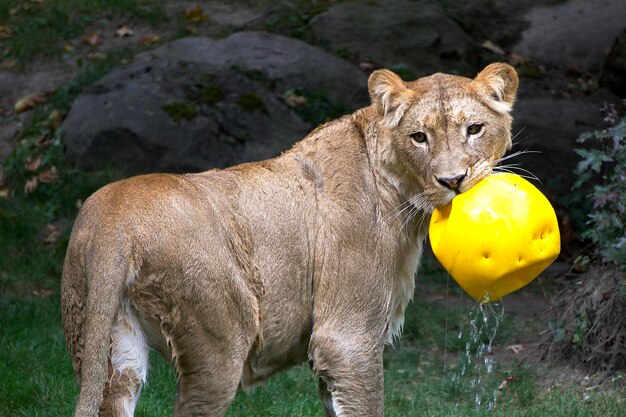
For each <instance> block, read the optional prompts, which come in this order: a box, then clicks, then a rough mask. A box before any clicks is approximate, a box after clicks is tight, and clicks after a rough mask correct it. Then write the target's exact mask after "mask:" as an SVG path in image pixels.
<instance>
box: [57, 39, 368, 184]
mask: <svg viewBox="0 0 626 417" xmlns="http://www.w3.org/2000/svg"><path fill="white" fill-rule="evenodd" d="M366 84H367V79H366V77H365V75H364V74H363V73H362V72H361V71H360V70H359V69H358V68H356V67H355V66H354V65H352V64H350V63H348V62H346V61H344V60H341V59H339V58H337V57H334V56H332V55H330V54H328V53H326V52H324V51H321V50H319V49H317V48H314V47H311V46H309V45H306V44H304V43H302V42H300V41H296V40H293V39H288V38H284V37H282V36H277V35H270V34H266V33H244V32H241V33H237V34H235V35H233V36H231V37H229V38H226V39H223V40H220V41H216V40H212V39H208V38H188V39H181V40H178V41H175V42H172V43H171V44H168V45H164V46H162V47H160V48H158V49H156V50H154V51H152V52H149V53H144V54H141V55H138V56H137V57H136V59H135V61H134V62H133V63H132V64H130V65H127V66H125V67H121V68H118V69H116V70H114V71H112V72H111V73H109V74H108V75H106V76H105V77H103V78H102V79H101V80H100V81H98V82H97V83H96V84H95V85H93V86H92V87H91V88H90V89H89V90H88V91H86V92H85V93H84V94H83V95H81V96H80V97H79V98H78V99H77V100H76V101H75V102H74V104H73V106H72V109H71V111H70V113H69V114H68V117H67V118H66V120H65V122H64V123H63V125H62V126H61V128H62V130H63V131H64V132H65V137H64V138H65V144H66V147H67V156H68V158H69V159H70V160H71V161H73V162H75V163H76V164H77V165H78V166H80V167H82V168H96V167H102V166H106V165H112V166H113V167H115V168H117V169H121V170H122V171H124V172H126V173H128V174H134V173H140V172H150V171H170V172H191V171H201V170H205V169H208V168H213V167H226V166H229V165H233V164H236V163H239V162H245V161H252V160H261V159H265V158H269V157H272V156H275V155H277V154H279V153H280V152H281V151H283V150H285V149H287V148H289V147H290V146H291V145H292V144H293V143H294V142H295V141H297V140H299V139H301V138H303V137H304V136H305V135H306V133H307V131H308V130H309V128H310V126H308V125H307V124H306V123H305V122H303V121H302V120H301V119H300V118H299V117H298V116H297V115H296V113H294V112H293V111H292V110H291V109H290V108H289V107H288V106H287V105H286V104H285V103H284V102H283V100H281V99H280V97H279V96H280V95H281V94H282V93H283V92H284V90H286V89H288V88H293V87H302V88H304V89H306V90H310V91H314V92H317V93H320V92H322V93H323V92H326V93H327V94H328V95H329V97H331V98H336V99H337V100H340V99H342V100H343V101H342V103H343V104H344V105H345V106H346V107H348V108H353V107H356V106H358V105H363V104H367V89H366Z"/></svg>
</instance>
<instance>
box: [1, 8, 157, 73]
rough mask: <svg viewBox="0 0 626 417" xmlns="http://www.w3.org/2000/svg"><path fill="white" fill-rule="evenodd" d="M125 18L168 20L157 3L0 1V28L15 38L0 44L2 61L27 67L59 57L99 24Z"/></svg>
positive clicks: (148, 20)
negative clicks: (12, 60)
mask: <svg viewBox="0 0 626 417" xmlns="http://www.w3.org/2000/svg"><path fill="white" fill-rule="evenodd" d="M115 18H123V19H124V20H125V21H127V22H129V23H130V22H134V21H142V22H145V23H147V24H150V25H156V24H159V23H162V22H164V21H166V20H167V16H166V14H165V11H164V10H163V7H162V3H161V2H159V1H158V0H47V1H45V2H43V3H41V4H40V3H34V2H29V1H23V0H3V1H2V2H0V26H7V27H8V28H10V30H11V31H12V32H13V36H12V37H10V38H8V39H5V40H4V41H1V42H0V58H1V59H15V60H16V61H17V63H18V64H19V65H20V66H22V67H23V66H24V65H26V64H27V63H29V62H31V61H32V60H33V59H36V58H51V57H60V56H62V55H63V54H64V49H63V45H64V43H65V42H67V41H69V40H71V39H77V38H80V36H82V35H83V34H84V32H85V30H86V29H87V28H88V27H89V25H91V24H93V23H96V22H101V23H102V22H107V21H111V20H113V19H115Z"/></svg>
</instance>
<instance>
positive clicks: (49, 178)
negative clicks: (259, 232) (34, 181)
mask: <svg viewBox="0 0 626 417" xmlns="http://www.w3.org/2000/svg"><path fill="white" fill-rule="evenodd" d="M37 178H38V179H39V182H40V183H42V184H50V183H51V182H55V181H56V180H57V179H58V178H59V171H58V170H57V167H55V166H51V167H50V168H48V169H46V170H45V171H43V172H42V173H40V174H39V175H38V176H37Z"/></svg>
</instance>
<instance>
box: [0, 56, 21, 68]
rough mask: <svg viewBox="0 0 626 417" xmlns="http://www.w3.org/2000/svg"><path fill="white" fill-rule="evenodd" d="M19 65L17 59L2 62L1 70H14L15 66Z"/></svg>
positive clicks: (0, 63)
mask: <svg viewBox="0 0 626 417" xmlns="http://www.w3.org/2000/svg"><path fill="white" fill-rule="evenodd" d="M16 64H17V61H16V60H15V59H12V58H10V59H5V60H4V61H2V62H0V68H1V69H9V68H13V67H14V66H15V65H16Z"/></svg>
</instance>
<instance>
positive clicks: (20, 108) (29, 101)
mask: <svg viewBox="0 0 626 417" xmlns="http://www.w3.org/2000/svg"><path fill="white" fill-rule="evenodd" d="M44 101H46V95H45V94H44V93H41V92H40V93H30V94H27V95H25V96H24V97H22V98H20V99H19V100H17V102H15V106H14V108H15V111H16V112H18V113H23V112H25V111H27V110H30V109H33V108H35V107H37V106H38V105H39V104H41V103H43V102H44Z"/></svg>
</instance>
